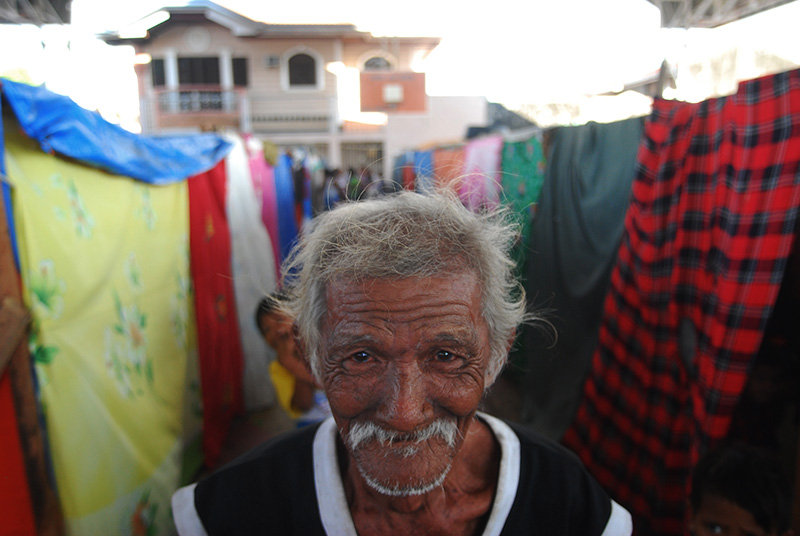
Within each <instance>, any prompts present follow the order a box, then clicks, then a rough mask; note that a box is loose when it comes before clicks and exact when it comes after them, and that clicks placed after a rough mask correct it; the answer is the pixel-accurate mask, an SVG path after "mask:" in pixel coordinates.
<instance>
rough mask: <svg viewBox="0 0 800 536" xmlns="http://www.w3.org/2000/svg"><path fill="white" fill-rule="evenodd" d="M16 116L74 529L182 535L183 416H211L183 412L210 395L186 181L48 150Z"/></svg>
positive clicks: (46, 360)
mask: <svg viewBox="0 0 800 536" xmlns="http://www.w3.org/2000/svg"><path fill="white" fill-rule="evenodd" d="M4 123H5V125H4V126H5V127H6V128H5V130H6V137H5V142H6V145H5V152H4V157H5V159H6V162H7V164H8V166H7V172H8V180H9V181H10V183H11V185H12V191H13V202H14V217H15V219H16V224H17V225H16V230H17V239H18V243H19V246H20V247H19V251H20V266H21V271H20V275H21V276H22V282H23V289H24V297H25V300H26V305H27V306H28V308H29V309H30V311H31V313H32V315H33V329H32V331H31V338H30V347H31V349H32V351H31V355H32V358H33V363H32V365H33V366H34V367H35V374H36V378H37V382H38V385H39V389H40V396H41V403H42V410H43V416H44V425H45V426H46V428H47V437H48V439H49V445H50V454H51V461H52V468H53V474H54V477H55V482H56V487H57V489H58V493H59V497H60V500H61V506H62V510H63V513H64V517H65V522H66V524H67V532H68V533H70V534H112V533H119V532H122V531H123V530H127V531H131V532H132V531H133V530H134V527H135V526H142V527H144V529H145V530H147V531H148V532H149V533H152V534H162V535H168V534H171V531H172V522H171V520H170V515H169V510H170V495H171V493H172V492H173V491H174V489H175V487H176V486H177V485H179V484H180V482H179V476H180V470H181V457H182V456H181V453H182V451H183V447H184V443H183V440H184V436H183V432H184V430H185V428H184V426H187V427H188V430H189V431H191V430H195V431H199V415H198V414H193V413H191V412H189V413H188V414H187V413H186V412H185V411H184V410H185V408H188V407H192V406H193V407H195V408H199V407H200V400H199V397H198V396H199V390H198V389H196V387H197V384H196V376H193V374H192V372H191V371H192V370H195V371H196V366H192V364H191V361H193V360H195V359H196V338H195V327H194V317H193V314H192V311H193V303H192V294H191V283H190V281H191V279H190V266H189V242H188V234H189V227H188V222H189V205H188V195H187V182H186V181H182V182H176V183H172V184H169V185H164V186H158V187H155V186H151V185H148V184H144V183H142V182H139V181H135V180H133V179H131V178H128V177H122V176H114V175H109V174H108V173H107V172H105V171H100V170H98V169H95V168H92V167H88V166H83V165H80V164H78V163H76V162H74V161H71V160H67V159H63V158H59V157H57V156H55V155H52V154H46V153H44V152H42V151H41V150H40V148H39V146H38V144H37V143H36V142H35V141H34V140H31V139H30V138H26V137H24V136H23V135H22V134H21V130H20V129H19V127H18V126H17V125H16V124H15V122H14V121H13V120H10V119H9V118H8V117H7V116H5V117H4ZM109 200H113V203H112V202H109ZM226 357H228V356H227V355H226ZM193 383H194V387H195V389H194V390H192V384H193ZM186 403H188V406H185V404H186ZM189 421H194V422H195V423H198V424H197V425H196V426H192V425H191V424H189ZM212 432H213V429H212ZM212 437H213V436H212Z"/></svg>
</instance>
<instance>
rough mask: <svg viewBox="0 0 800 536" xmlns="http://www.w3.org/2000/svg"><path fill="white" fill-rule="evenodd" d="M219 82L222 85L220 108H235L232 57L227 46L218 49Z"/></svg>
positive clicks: (228, 109)
mask: <svg viewBox="0 0 800 536" xmlns="http://www.w3.org/2000/svg"><path fill="white" fill-rule="evenodd" d="M219 83H220V86H222V93H221V94H220V96H221V97H222V109H223V110H224V111H226V112H229V111H231V110H234V109H235V104H236V99H235V97H234V94H233V57H232V54H231V50H230V49H229V48H223V49H221V50H220V51H219Z"/></svg>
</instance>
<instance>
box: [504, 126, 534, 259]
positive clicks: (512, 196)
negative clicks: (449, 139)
mask: <svg viewBox="0 0 800 536" xmlns="http://www.w3.org/2000/svg"><path fill="white" fill-rule="evenodd" d="M500 168H501V169H502V173H501V175H500V185H501V187H502V188H501V190H502V192H503V193H502V201H503V204H504V205H506V206H508V207H509V208H510V209H511V213H512V214H513V215H514V216H515V217H516V218H517V222H518V223H519V225H520V239H519V243H518V244H517V245H516V246H515V247H514V251H513V254H514V259H515V260H516V262H517V268H518V273H520V274H522V273H524V270H525V261H526V258H527V249H528V240H529V238H530V233H531V226H532V225H533V217H534V215H535V214H536V204H537V203H538V201H539V193H540V192H541V190H542V184H543V183H544V170H545V161H544V153H543V152H542V141H541V134H536V135H529V136H527V137H525V138H523V139H513V140H512V139H509V138H508V137H507V138H506V139H505V143H504V144H503V153H502V159H501V164H500Z"/></svg>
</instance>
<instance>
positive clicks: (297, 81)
mask: <svg viewBox="0 0 800 536" xmlns="http://www.w3.org/2000/svg"><path fill="white" fill-rule="evenodd" d="M316 85H317V62H316V61H315V60H314V58H312V57H311V56H309V55H308V54H295V55H294V56H292V57H291V58H289V86H290V87H297V86H316Z"/></svg>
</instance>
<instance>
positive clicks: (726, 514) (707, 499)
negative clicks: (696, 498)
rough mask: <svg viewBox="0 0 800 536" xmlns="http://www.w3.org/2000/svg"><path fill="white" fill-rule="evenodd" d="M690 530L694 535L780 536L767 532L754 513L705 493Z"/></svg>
mask: <svg viewBox="0 0 800 536" xmlns="http://www.w3.org/2000/svg"><path fill="white" fill-rule="evenodd" d="M689 530H690V531H691V533H692V534H693V535H694V536H709V535H712V534H713V535H723V536H778V534H777V532H767V531H765V530H764V529H763V528H762V527H761V526H759V524H758V523H756V519H755V517H754V516H753V514H752V513H750V512H749V511H748V510H745V509H744V508H742V507H741V506H739V505H737V504H736V503H734V502H731V501H729V500H727V499H723V498H722V497H718V496H716V495H704V496H703V501H702V502H701V503H700V508H699V509H698V510H697V511H696V512H693V515H692V519H691V521H690V523H689Z"/></svg>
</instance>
